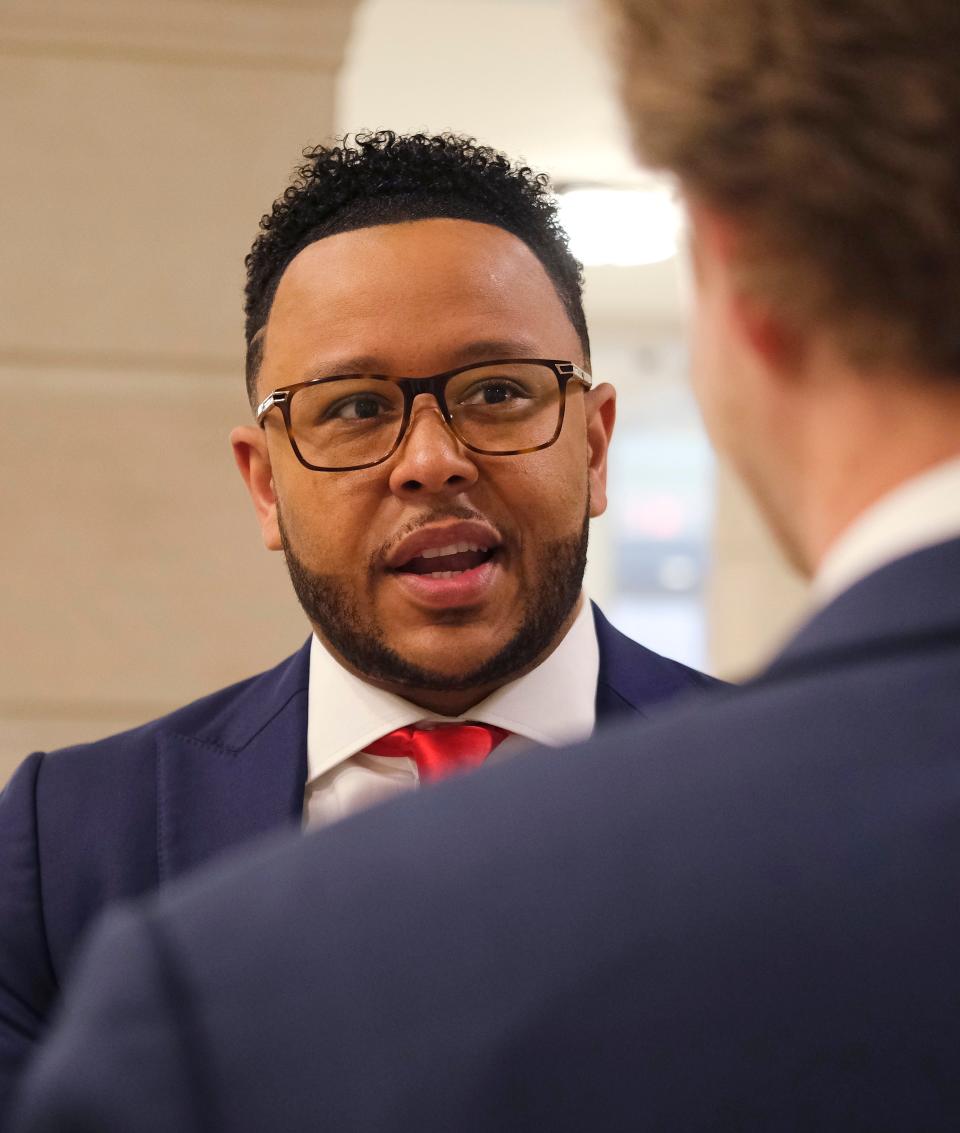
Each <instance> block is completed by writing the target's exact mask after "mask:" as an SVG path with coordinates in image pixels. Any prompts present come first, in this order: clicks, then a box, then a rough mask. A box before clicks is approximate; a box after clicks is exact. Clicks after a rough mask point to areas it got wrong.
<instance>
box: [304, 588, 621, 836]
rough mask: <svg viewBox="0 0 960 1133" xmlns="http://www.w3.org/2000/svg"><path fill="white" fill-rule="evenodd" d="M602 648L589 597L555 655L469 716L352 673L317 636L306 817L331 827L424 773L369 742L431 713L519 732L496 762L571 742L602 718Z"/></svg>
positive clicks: (504, 744)
mask: <svg viewBox="0 0 960 1133" xmlns="http://www.w3.org/2000/svg"><path fill="white" fill-rule="evenodd" d="M599 669H600V650H599V646H598V645H597V633H596V629H595V627H594V622H593V611H592V610H591V608H590V603H589V601H588V600H587V599H586V597H585V596H583V597H582V599H581V603H580V610H579V611H578V613H577V615H576V617H575V618H574V621H573V623H572V624H571V626H570V629H569V630H568V631H567V633H566V635H565V636H564V638H563V640H562V641H561V642H560V644H559V645H558V646H557V647H556V649H554V651H553V652H552V653H551V654H550V656H549V657H547V659H546V660H545V661H544V662H543V663H542V664H540V665H538V666H537V667H536V668H535V669H533V670H531V671H530V672H529V673H527V674H526V675H525V676H522V677H519V678H517V680H515V681H511V682H510V683H509V684H506V685H503V687H502V688H498V689H497V690H496V692H493V693H491V694H490V695H489V696H488V697H487V698H486V699H485V700H482V701H480V703H479V704H475V705H474V706H473V708H470V709H469V710H468V711H466V712H464V713H463V715H461V716H439V715H437V714H436V713H433V712H425V711H424V709H423V708H420V707H418V706H417V705H416V704H411V703H410V702H409V701H408V700H404V699H403V698H402V697H399V696H395V695H394V694H393V693H390V692H385V691H384V690H383V689H379V688H375V687H374V686H373V685H370V684H367V683H366V681H362V680H361V679H360V678H359V677H355V676H354V675H353V674H352V673H350V672H348V671H347V670H346V669H345V668H344V667H343V666H342V665H341V664H340V663H339V662H338V661H337V660H336V659H335V658H334V657H333V656H332V655H331V654H330V653H329V652H328V651H327V649H326V648H325V647H324V646H323V644H322V643H321V642H320V640H319V639H318V638H317V637H316V636H314V638H313V641H312V643H311V647H310V684H309V691H308V699H307V785H306V790H305V793H304V822H305V824H306V825H307V826H308V827H310V828H314V827H319V826H327V825H329V824H330V823H331V822H336V821H337V819H339V818H343V817H345V816H346V815H348V814H353V813H354V812H355V811H359V810H364V809H365V808H366V807H369V806H372V805H373V804H374V803H379V802H384V801H386V800H387V799H389V798H392V797H393V796H394V795H396V794H399V793H401V792H403V791H408V790H410V789H411V788H414V787H416V786H417V785H418V783H419V781H420V777H419V773H418V770H417V765H416V764H415V763H414V761H413V760H412V759H401V758H393V757H389V756H379V755H370V754H369V753H368V752H366V751H365V750H364V749H365V747H366V745H367V744H370V743H372V742H373V741H374V740H377V739H380V737H381V736H385V735H386V734H387V733H388V732H392V731H393V730H394V729H395V728H402V727H404V726H405V725H407V724H417V723H421V722H423V721H427V722H429V721H436V722H438V723H447V724H450V723H462V722H463V721H465V720H476V721H479V722H480V723H483V724H496V725H497V726H498V727H500V728H506V729H507V731H509V732H511V733H512V734H511V735H510V736H508V737H507V739H505V740H504V741H503V742H502V743H501V744H499V745H498V746H497V747H496V748H495V749H494V751H493V752H492V753H491V755H490V757H489V759H488V760H487V762H488V763H493V762H497V761H499V760H502V759H509V758H510V757H511V756H512V755H515V754H516V753H517V752H518V751H523V750H524V749H525V748H529V747H530V746H531V745H533V744H541V745H544V746H546V747H561V746H563V745H564V744H568V743H572V742H574V741H576V740H580V739H584V738H586V737H587V736H589V735H590V734H591V732H592V731H593V727H594V724H595V722H596V696H597V675H598V673H599Z"/></svg>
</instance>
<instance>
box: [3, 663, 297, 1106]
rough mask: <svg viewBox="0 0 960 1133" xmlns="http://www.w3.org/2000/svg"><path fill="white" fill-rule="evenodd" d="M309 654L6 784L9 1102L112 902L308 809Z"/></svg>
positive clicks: (24, 768) (39, 762) (64, 754)
mask: <svg viewBox="0 0 960 1133" xmlns="http://www.w3.org/2000/svg"><path fill="white" fill-rule="evenodd" d="M308 658H309V646H308V645H307V646H304V648H303V649H301V650H300V651H299V652H298V653H297V654H295V655H294V656H293V657H291V658H288V659H287V660H286V661H284V662H282V663H281V664H280V665H278V666H277V667H276V668H274V669H272V670H270V671H268V672H266V673H263V674H261V675H259V676H256V677H252V678H250V679H248V680H245V681H242V682H240V683H238V684H235V685H232V686H230V687H229V688H225V689H221V690H220V691H218V692H215V693H213V694H212V695H210V696H206V697H203V698H202V699H200V700H197V701H195V702H194V703H192V704H189V705H187V706H186V707H184V708H180V709H178V710H177V711H176V712H173V713H171V714H169V715H167V716H164V717H162V718H160V719H157V720H153V721H151V722H149V723H147V724H144V725H142V726H141V727H138V728H133V729H131V730H129V731H126V732H122V733H119V734H117V735H114V736H109V737H107V738H106V739H103V740H99V741H97V742H95V743H88V744H82V745H77V746H75V747H70V748H63V749H61V750H59V751H54V752H50V753H47V754H43V753H35V754H34V755H31V756H30V757H29V758H28V759H27V760H25V761H24V763H23V764H21V766H20V767H19V768H18V770H17V771H16V772H15V774H14V775H13V777H12V779H11V780H10V782H9V783H8V784H7V786H6V787H5V789H4V790H3V791H2V792H0V1112H2V1108H3V1104H4V1100H5V1098H6V1096H8V1095H9V1090H10V1086H11V1083H12V1081H13V1079H14V1077H15V1074H16V1071H17V1068H18V1066H19V1065H20V1063H21V1061H22V1059H23V1057H24V1055H25V1053H26V1051H27V1050H28V1049H29V1046H30V1043H31V1042H32V1041H33V1040H35V1039H36V1038H37V1036H38V1035H39V1034H40V1032H41V1029H42V1025H43V1023H44V1020H45V1018H46V1016H47V1014H48V1012H49V1010H50V1006H51V1004H52V1003H53V1000H54V998H55V997H56V994H57V992H58V990H59V987H60V985H61V983H62V981H63V978H64V976H65V973H66V972H67V969H68V968H69V966H70V963H71V960H72V958H73V954H74V951H75V949H76V946H77V943H78V941H79V940H80V939H81V937H82V935H83V933H84V930H85V929H86V927H87V925H88V924H89V922H90V921H91V920H92V919H93V917H94V916H96V914H97V913H98V912H99V911H100V910H101V909H103V908H104V907H105V906H106V905H109V904H111V903H113V902H116V901H119V900H123V899H125V898H132V897H136V896H139V895H141V894H143V893H146V892H149V891H151V890H153V889H155V888H156V887H157V886H158V885H159V884H160V883H161V882H162V881H165V880H168V879H170V878H172V877H176V876H178V875H179V874H181V873H183V872H185V871H186V870H187V869H189V868H192V867H193V866H195V865H197V864H199V863H200V862H203V861H207V860H209V859H210V858H211V857H213V856H214V855H215V854H216V853H218V852H219V851H221V850H224V849H227V848H230V847H231V846H234V845H236V844H237V843H239V842H241V841H244V840H246V839H248V838H251V837H253V836H255V835H256V834H258V833H262V832H266V831H268V830H271V829H274V828H276V827H278V826H282V825H283V824H284V823H286V822H295V821H296V820H297V819H298V818H299V808H300V806H301V800H302V789H303V780H304V777H305V774H306V758H305V750H306V740H305V737H306V682H307V668H308ZM0 1126H2V1117H0Z"/></svg>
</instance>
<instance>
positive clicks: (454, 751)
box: [366, 724, 510, 781]
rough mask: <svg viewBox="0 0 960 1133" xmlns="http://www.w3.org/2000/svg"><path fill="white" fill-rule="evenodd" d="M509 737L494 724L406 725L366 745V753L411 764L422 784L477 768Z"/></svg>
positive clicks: (502, 729) (507, 733)
mask: <svg viewBox="0 0 960 1133" xmlns="http://www.w3.org/2000/svg"><path fill="white" fill-rule="evenodd" d="M508 735H510V733H509V732H508V731H506V730H505V729H504V728H497V727H496V726H494V725H493V724H437V725H435V726H433V727H429V728H423V727H418V726H417V725H415V724H408V725H407V726H406V727H404V728H397V729H396V731H393V732H390V733H388V734H387V735H385V736H383V737H382V738H381V739H379V740H375V741H374V742H373V743H372V744H368V745H367V748H366V750H367V751H368V752H369V753H370V754H371V755H386V756H394V757H402V758H406V759H412V760H414V762H415V763H416V765H417V768H418V770H419V772H420V778H421V780H424V781H427V780H431V779H443V778H445V777H446V776H447V775H453V774H456V772H458V771H466V770H468V769H469V768H471V767H479V766H480V764H481V763H483V761H484V760H485V759H486V758H487V756H488V755H489V754H490V752H491V751H493V749H494V748H495V747H496V746H497V744H499V743H502V741H503V740H505V739H506V738H507V736H508Z"/></svg>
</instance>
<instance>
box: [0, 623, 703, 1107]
mask: <svg viewBox="0 0 960 1133" xmlns="http://www.w3.org/2000/svg"><path fill="white" fill-rule="evenodd" d="M594 617H595V623H596V628H597V637H598V643H599V647H600V672H599V681H598V688H597V719H598V723H600V724H603V723H609V722H611V721H613V720H616V719H619V718H621V717H626V718H632V719H634V720H636V719H638V718H640V717H642V716H643V715H644V713H645V712H646V711H647V710H648V709H650V708H651V707H653V706H654V705H655V704H657V703H660V702H662V701H664V700H668V699H670V698H672V697H674V696H676V695H677V694H679V693H682V692H685V691H690V690H692V689H697V688H705V687H707V686H710V685H713V684H716V683H718V682H715V681H713V680H712V679H711V678H709V677H706V676H704V675H703V674H701V673H697V672H695V671H694V670H692V669H688V668H686V667H685V666H683V665H680V664H678V663H677V662H675V661H670V660H667V659H666V658H663V657H660V656H658V655H657V654H655V653H652V652H651V651H650V650H648V649H645V648H644V647H643V646H641V645H638V644H637V643H636V642H634V641H631V640H630V639H629V638H627V637H625V636H624V635H623V634H621V633H619V632H618V631H617V630H616V629H614V628H613V627H612V626H611V625H610V624H609V622H608V621H607V620H606V619H605V618H604V617H603V615H602V614H601V613H600V611H599V610H598V609H597V608H596V607H594ZM308 675H309V642H307V644H306V645H305V646H304V647H303V648H302V649H301V650H300V651H299V652H298V653H296V654H295V655H294V656H293V657H291V658H289V659H288V660H286V661H284V662H283V663H282V664H280V665H278V666H277V667H276V668H275V669H272V670H271V671H270V672H267V673H264V674H262V675H260V676H258V677H254V678H252V679H250V680H248V681H244V682H242V683H241V684H238V685H234V686H232V687H230V688H227V689H224V690H222V691H220V692H217V693H215V694H214V695H212V696H208V697H205V698H204V699H202V700H198V701H196V702H195V703H193V704H191V705H188V706H187V707H185V708H182V709H180V710H179V711H177V712H174V713H173V714H172V715H170V716H166V717H164V718H162V719H160V720H155V721H153V722H152V723H149V724H146V725H144V726H143V727H141V728H137V729H135V730H134V731H131V732H125V733H123V734H121V735H117V736H112V737H110V738H108V739H105V740H101V741H99V742H97V743H93V744H87V745H83V746H81V747H76V748H69V749H65V750H63V751H59V752H55V753H52V754H51V755H40V754H37V755H33V756H31V757H30V758H29V759H27V760H26V761H25V762H24V764H22V765H21V767H20V768H19V770H18V771H17V773H16V774H15V775H14V777H13V779H12V780H11V781H10V783H9V784H8V785H7V787H6V789H5V790H4V792H3V794H2V795H0V1126H2V1112H3V1108H4V1102H5V1100H6V1098H7V1097H8V1096H9V1094H10V1090H11V1087H12V1084H13V1081H14V1079H15V1077H16V1075H17V1073H18V1070H19V1067H20V1066H21V1064H22V1062H23V1060H24V1058H25V1056H26V1055H27V1054H28V1053H29V1051H30V1048H31V1046H32V1044H33V1043H34V1042H35V1041H36V1040H37V1039H38V1038H39V1036H40V1035H41V1033H42V1031H43V1028H44V1024H45V1021H46V1018H47V1016H48V1013H49V1011H50V1010H51V1007H52V1005H53V1003H54V1001H55V999H56V996H57V994H58V991H59V989H60V986H61V983H62V982H63V979H64V975H65V973H66V971H67V969H68V966H69V963H70V960H71V957H72V955H73V953H74V950H75V948H76V946H77V943H78V940H79V939H80V937H81V934H82V933H83V931H84V929H85V928H86V926H87V925H88V924H89V922H90V921H91V919H92V918H93V917H94V916H95V915H96V914H97V913H99V912H100V911H101V910H102V909H103V908H104V906H106V905H108V904H110V903H112V902H114V901H117V900H120V899H124V898H131V897H136V896H139V895H141V894H144V893H147V892H149V891H151V890H154V889H156V888H157V887H158V886H163V885H165V884H166V883H167V882H169V881H171V880H172V879H174V878H177V877H180V876H182V875H183V874H184V873H186V872H187V871H189V870H191V869H193V868H194V867H196V866H197V865H199V864H201V863H204V862H207V861H209V860H210V859H211V858H212V857H213V856H214V855H216V854H217V853H219V852H221V851H223V850H225V849H228V848H231V847H234V846H237V845H239V844H240V843H243V842H245V841H248V840H249V839H251V838H253V837H255V836H257V835H259V834H263V833H264V832H267V831H271V830H275V829H277V828H279V827H284V826H299V824H300V822H301V817H302V810H303V790H304V783H305V781H306V775H307V758H306V729H307V685H308Z"/></svg>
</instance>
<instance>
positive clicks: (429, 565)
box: [387, 522, 501, 576]
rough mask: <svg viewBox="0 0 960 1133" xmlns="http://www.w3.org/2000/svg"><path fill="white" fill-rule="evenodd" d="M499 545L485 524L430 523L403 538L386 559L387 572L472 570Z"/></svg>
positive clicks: (442, 573) (491, 554) (437, 572)
mask: <svg viewBox="0 0 960 1133" xmlns="http://www.w3.org/2000/svg"><path fill="white" fill-rule="evenodd" d="M500 546H501V539H500V536H499V535H498V534H497V532H496V531H494V529H493V528H492V527H490V526H489V525H488V524H485V523H479V522H469V523H464V522H459V523H443V524H430V525H429V526H427V527H421V528H420V529H419V530H417V531H414V532H413V534H411V535H408V536H407V538H406V539H403V540H402V541H401V542H400V543H399V545H398V546H397V547H395V548H394V550H393V552H392V553H391V554H390V555H389V556H388V558H387V569H388V570H391V571H397V572H400V573H404V574H419V575H441V576H448V575H450V574H457V573H460V572H462V571H468V570H475V569H476V568H477V567H480V566H482V565H483V564H484V563H486V562H489V561H490V559H492V558H493V556H494V555H495V554H496V552H497V549H498V548H499V547H500Z"/></svg>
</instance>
